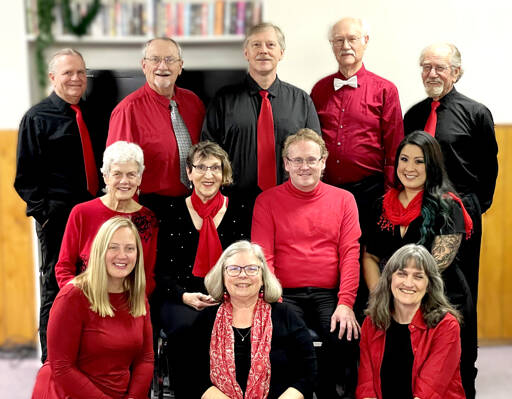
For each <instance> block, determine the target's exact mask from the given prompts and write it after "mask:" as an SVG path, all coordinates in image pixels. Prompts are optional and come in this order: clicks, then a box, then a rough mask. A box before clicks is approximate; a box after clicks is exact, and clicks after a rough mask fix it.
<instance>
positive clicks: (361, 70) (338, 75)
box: [334, 64, 367, 87]
mask: <svg viewBox="0 0 512 399" xmlns="http://www.w3.org/2000/svg"><path fill="white" fill-rule="evenodd" d="M366 73H367V72H366V68H365V67H364V64H362V65H361V68H359V70H358V71H357V72H356V73H355V74H353V75H352V76H357V87H360V86H361V84H360V83H361V82H360V81H359V79H361V78H363V77H364V76H365V75H366ZM352 76H348V77H347V76H345V75H343V74H342V73H341V72H340V71H339V70H338V72H336V73H335V74H334V77H335V78H338V79H343V80H347V79H349V78H351V77H352Z"/></svg>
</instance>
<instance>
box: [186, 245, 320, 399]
mask: <svg viewBox="0 0 512 399" xmlns="http://www.w3.org/2000/svg"><path fill="white" fill-rule="evenodd" d="M205 286H206V289H207V290H208V292H209V294H210V295H211V296H212V298H213V299H215V300H216V301H219V302H220V305H218V306H215V307H210V308H208V309H205V310H203V312H201V314H200V315H199V316H198V319H197V322H196V324H195V325H194V336H195V342H196V346H195V349H196V350H197V353H196V354H195V356H191V358H193V359H194V369H193V370H194V376H195V378H196V386H197V389H198V392H197V395H195V396H194V395H191V397H201V398H203V399H212V398H231V399H242V398H251V399H266V398H268V399H276V398H289V399H293V398H295V399H299V398H311V395H312V391H313V382H314V381H315V375H316V360H315V353H314V349H313V344H312V341H311V336H310V334H309V332H308V330H307V328H306V325H305V324H304V322H303V321H302V319H300V318H299V317H298V316H297V315H296V314H295V312H294V310H293V309H292V308H290V307H289V305H287V304H284V303H280V302H279V299H280V297H281V293H282V288H281V285H280V284H279V282H278V280H277V278H276V277H275V276H274V275H273V274H272V272H271V271H270V270H269V268H268V266H267V262H266V261H265V256H264V255H263V251H262V249H261V247H260V246H259V245H257V244H252V243H250V242H248V241H238V242H236V243H234V244H232V245H230V246H229V247H228V248H226V250H225V251H224V253H223V254H222V256H221V257H220V259H219V260H218V262H217V263H216V265H215V266H214V267H213V268H212V270H211V271H210V272H209V273H208V275H207V276H206V278H205ZM190 372H192V368H191V369H190Z"/></svg>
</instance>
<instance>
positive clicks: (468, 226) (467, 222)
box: [448, 191, 473, 240]
mask: <svg viewBox="0 0 512 399" xmlns="http://www.w3.org/2000/svg"><path fill="white" fill-rule="evenodd" d="M448 195H449V196H450V197H451V198H452V199H453V200H454V201H455V202H457V203H458V204H459V205H460V208H461V210H462V216H463V217H464V228H465V230H466V240H467V239H469V237H471V233H472V232H473V221H472V220H471V216H469V213H468V211H466V208H465V207H464V204H463V203H462V200H461V199H460V198H459V197H457V196H456V195H455V194H454V193H451V192H449V191H448Z"/></svg>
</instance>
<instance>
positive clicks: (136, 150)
mask: <svg viewBox="0 0 512 399" xmlns="http://www.w3.org/2000/svg"><path fill="white" fill-rule="evenodd" d="M130 161H134V162H135V163H136V164H137V167H138V170H137V173H138V175H139V176H142V172H143V171H144V153H143V152H142V148H140V147H139V146H138V145H137V144H135V143H128V142H127V141H116V142H115V143H112V144H110V145H109V146H108V147H107V148H106V149H105V152H104V153H103V165H102V167H101V173H103V174H104V175H108V174H109V172H110V168H111V166H112V164H113V163H125V162H130Z"/></svg>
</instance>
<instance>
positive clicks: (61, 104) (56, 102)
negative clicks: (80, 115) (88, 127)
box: [48, 91, 85, 115]
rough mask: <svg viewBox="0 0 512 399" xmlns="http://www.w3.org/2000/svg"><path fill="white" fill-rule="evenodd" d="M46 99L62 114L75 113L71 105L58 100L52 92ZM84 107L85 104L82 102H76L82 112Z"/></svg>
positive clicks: (60, 99)
mask: <svg viewBox="0 0 512 399" xmlns="http://www.w3.org/2000/svg"><path fill="white" fill-rule="evenodd" d="M48 98H49V99H50V101H51V102H52V104H53V105H54V106H55V107H56V108H57V109H58V110H59V111H61V112H62V113H66V112H72V113H73V115H74V114H75V111H73V110H72V109H71V104H70V103H68V102H67V101H65V100H63V99H62V98H60V97H59V96H58V95H57V93H55V92H54V91H52V93H51V94H50V95H49V96H48ZM84 105H85V102H84V100H82V99H80V101H79V102H78V106H79V107H80V108H81V109H82V111H83V108H84Z"/></svg>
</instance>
